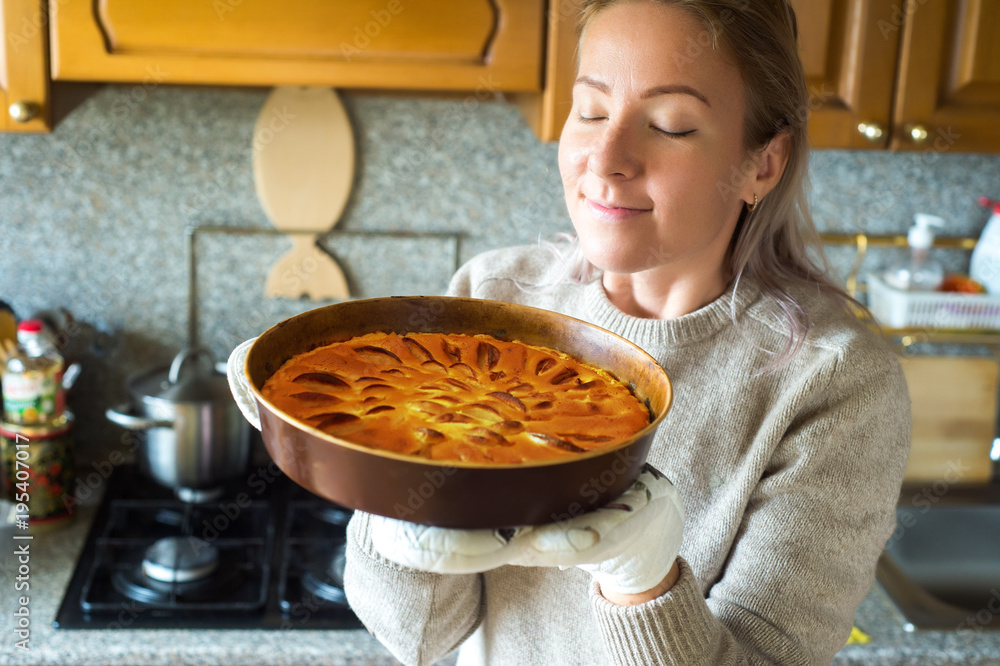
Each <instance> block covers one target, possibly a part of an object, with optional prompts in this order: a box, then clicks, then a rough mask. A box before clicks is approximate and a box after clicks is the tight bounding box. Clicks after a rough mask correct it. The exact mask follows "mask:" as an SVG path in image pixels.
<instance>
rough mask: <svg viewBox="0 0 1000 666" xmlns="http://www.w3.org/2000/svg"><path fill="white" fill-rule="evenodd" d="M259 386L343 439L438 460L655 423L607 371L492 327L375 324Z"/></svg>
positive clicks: (520, 450)
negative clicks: (486, 330)
mask: <svg viewBox="0 0 1000 666" xmlns="http://www.w3.org/2000/svg"><path fill="white" fill-rule="evenodd" d="M262 393H263V395H264V397H265V398H267V400H269V401H270V402H271V404H273V405H274V406H275V407H276V408H277V409H278V410H280V411H282V412H284V413H285V414H287V415H289V416H291V417H294V418H295V419H298V420H300V421H302V422H303V423H306V424H308V425H310V426H313V427H315V428H317V429H319V430H322V431H324V432H326V433H329V434H331V435H333V436H335V437H338V438H341V439H344V440H347V441H349V442H353V443H356V444H360V445H364V446H368V447H371V448H375V449H382V450H385V451H392V452H395V453H401V454H408V455H414V456H421V457H424V458H428V459H431V460H439V461H462V462H470V463H486V464H489V463H496V464H510V463H521V462H527V461H538V460H551V459H559V458H568V457H572V456H576V455H580V454H582V453H586V452H587V451H593V450H596V449H603V448H609V447H612V446H614V445H616V444H619V443H622V442H623V441H625V440H626V439H628V438H629V437H631V436H632V435H633V434H635V433H636V432H638V431H639V430H641V429H642V428H644V427H645V426H646V425H648V424H649V422H650V414H649V410H648V409H647V408H646V406H645V405H643V404H642V403H641V402H640V401H639V400H638V399H637V398H636V397H635V396H634V395H633V394H632V392H631V391H630V390H629V389H628V387H626V386H625V385H624V384H622V383H621V382H620V381H618V380H617V379H616V378H615V377H613V376H612V375H611V374H610V373H608V372H606V371H604V370H601V369H599V368H595V367H592V366H590V365H587V364H585V363H582V362H581V361H579V360H576V359H574V358H572V357H570V356H568V355H566V354H563V353H561V352H559V351H556V350H553V349H548V348H545V347H538V346H534V345H528V344H524V343H521V342H516V341H503V340H498V339H496V338H493V337H491V336H487V335H475V336H472V335H461V334H442V333H408V334H406V335H398V334H396V333H369V334H367V335H363V336H359V337H356V338H352V339H350V340H347V341H345V342H337V343H333V344H330V345H326V346H322V347H317V348H316V349H313V350H311V351H308V352H305V353H302V354H298V355H297V356H294V357H292V358H291V359H289V360H288V361H286V362H285V363H284V364H283V365H282V366H281V367H280V368H279V369H278V371H277V372H275V373H274V375H272V376H271V377H270V378H269V379H268V380H267V381H266V382H265V384H264V387H263V390H262Z"/></svg>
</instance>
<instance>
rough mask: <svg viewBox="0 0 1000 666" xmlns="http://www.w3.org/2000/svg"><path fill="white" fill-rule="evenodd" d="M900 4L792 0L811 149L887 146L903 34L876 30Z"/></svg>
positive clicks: (889, 0) (874, 0)
mask: <svg viewBox="0 0 1000 666" xmlns="http://www.w3.org/2000/svg"><path fill="white" fill-rule="evenodd" d="M933 1H934V2H938V1H939V0H933ZM897 4H898V3H897V1H896V0H792V6H793V7H794V8H795V14H796V18H797V21H798V29H799V53H800V54H801V56H802V64H803V66H804V67H805V73H806V83H807V85H808V87H809V104H808V106H809V109H808V115H809V139H810V142H811V144H812V146H813V147H815V148H852V149H859V148H885V147H886V146H887V145H888V141H889V136H890V131H889V127H890V122H891V115H890V111H891V107H892V89H893V80H894V77H895V74H896V57H897V51H898V48H899V29H898V27H896V28H895V29H879V27H878V26H879V24H880V22H885V21H890V20H891V19H892V17H893V11H894V7H895V6H897ZM904 4H905V3H904Z"/></svg>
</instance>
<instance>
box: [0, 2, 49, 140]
mask: <svg viewBox="0 0 1000 666" xmlns="http://www.w3.org/2000/svg"><path fill="white" fill-rule="evenodd" d="M44 8H45V5H44V2H43V1H42V0H0V28H2V29H0V109H2V114H0V131H3V132H47V131H49V129H50V118H51V110H50V108H49V77H48V66H47V62H48V61H47V39H46V28H45V13H44Z"/></svg>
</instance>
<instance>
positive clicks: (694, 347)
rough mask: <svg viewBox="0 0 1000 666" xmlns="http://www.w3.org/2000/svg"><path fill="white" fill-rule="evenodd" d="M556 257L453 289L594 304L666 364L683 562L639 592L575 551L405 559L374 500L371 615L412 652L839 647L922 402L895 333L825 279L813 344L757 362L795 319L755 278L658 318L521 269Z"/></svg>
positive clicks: (509, 657)
mask: <svg viewBox="0 0 1000 666" xmlns="http://www.w3.org/2000/svg"><path fill="white" fill-rule="evenodd" d="M553 265H554V263H553V260H552V255H551V253H549V252H548V251H547V250H545V249H543V248H539V247H522V248H511V249H507V250H500V251H495V252H490V253H486V254H484V255H481V256H479V257H477V258H475V259H473V260H472V261H471V262H470V263H469V264H468V265H466V266H464V267H463V268H462V269H461V270H460V271H459V272H458V274H456V276H455V278H454V280H453V282H452V285H451V288H450V293H452V294H453V295H468V296H473V297H476V298H486V299H493V300H503V301H516V302H520V303H525V304H527V305H533V306H536V307H542V308H546V309H550V310H555V311H559V312H563V313H565V314H568V315H571V316H574V317H577V318H580V319H585V320H588V321H591V322H593V323H595V324H597V325H600V326H603V327H604V328H607V329H610V330H612V331H615V332H617V333H619V334H620V335H623V336H624V337H626V338H628V339H630V340H632V341H634V342H636V343H637V344H639V345H640V346H642V347H643V348H644V349H646V351H648V352H649V353H650V354H651V355H653V356H654V357H656V358H657V359H658V360H659V361H660V362H661V363H662V365H663V367H664V368H665V369H666V370H667V373H668V374H669V375H670V377H671V380H672V382H673V384H674V390H675V400H674V404H673V407H672V409H671V411H670V413H669V415H668V417H667V418H666V420H665V421H664V423H663V424H662V426H661V427H660V430H659V431H658V433H657V438H656V442H655V443H654V445H653V448H652V451H651V453H650V456H649V461H650V462H651V463H652V464H654V465H655V466H656V467H657V468H659V469H660V470H662V471H663V472H664V473H665V474H666V475H667V476H668V477H669V478H670V479H671V480H672V481H673V483H674V484H675V485H676V486H677V489H678V491H679V492H680V495H681V497H682V498H683V500H684V504H685V509H686V518H685V523H684V542H683V546H682V548H681V560H680V564H681V575H680V579H679V580H678V582H677V584H676V585H675V586H674V587H673V589H672V590H671V591H670V592H668V593H667V594H666V595H664V596H662V597H660V598H659V599H655V600H653V601H651V602H648V603H646V604H643V605H640V606H634V607H628V608H626V607H619V606H615V605H613V604H611V603H609V602H608V601H606V600H605V599H604V598H603V597H601V596H600V594H599V592H598V591H597V589H596V586H595V585H593V584H592V583H591V581H590V577H589V574H587V573H585V572H583V571H581V570H579V569H575V568H573V569H566V570H562V571H561V570H559V569H555V568H551V569H550V568H524V567H510V566H508V567H502V568H500V569H496V570H494V571H489V572H487V573H485V574H481V575H462V576H443V575H437V574H429V573H424V572H417V571H412V570H407V569H404V568H401V567H399V566H397V565H395V564H393V563H391V562H389V561H387V560H385V559H384V558H382V557H381V556H379V555H378V554H377V553H376V552H375V551H374V550H373V549H372V546H371V541H370V538H369V536H368V520H367V519H368V516H366V515H364V514H356V516H355V518H354V519H353V520H352V521H351V524H350V528H349V539H350V544H349V549H348V558H347V572H346V589H347V595H348V599H349V601H350V603H351V605H352V606H353V608H354V610H355V611H356V612H357V614H358V616H359V617H360V618H361V619H362V621H364V623H365V625H366V626H367V627H368V628H369V629H370V630H371V631H372V632H373V633H374V634H375V636H376V637H377V638H378V639H379V640H380V641H381V642H382V643H383V644H385V645H386V646H387V647H388V648H389V649H390V650H391V651H392V652H393V654H395V655H396V656H397V657H398V658H399V659H400V660H402V661H403V662H405V663H407V664H429V663H433V662H434V661H435V660H437V659H440V658H442V657H444V656H445V655H447V654H448V653H449V652H451V651H452V650H454V649H455V648H456V647H459V646H461V650H460V653H459V664H461V665H465V664H491V665H494V664H496V665H499V664H512V665H518V666H523V665H525V664H544V665H546V666H551V665H552V664H573V665H576V664H609V663H617V664H642V665H643V666H648V665H651V664H685V665H689V664H708V665H712V666H719V665H724V664H742V663H752V664H775V663H776V664H828V663H829V662H830V660H831V658H832V657H833V655H834V653H835V652H836V651H837V650H838V649H839V648H840V647H842V646H843V645H844V643H845V641H846V639H847V637H848V634H849V633H850V630H851V624H852V619H853V614H854V610H855V608H856V607H857V605H858V604H859V603H860V602H861V600H862V599H863V598H864V596H865V594H866V593H867V591H868V589H869V588H870V586H871V584H872V581H873V578H874V570H875V563H876V560H877V558H878V556H879V553H880V552H881V550H882V547H883V546H884V544H885V541H886V539H887V538H888V537H889V535H890V533H891V532H892V530H893V527H894V524H895V513H894V506H895V502H896V499H897V495H898V491H899V486H900V483H901V481H902V475H903V468H904V466H905V463H906V456H907V453H908V449H909V442H910V411H909V410H910V405H909V398H908V393H907V389H906V383H905V380H904V377H903V375H902V372H901V370H900V367H899V364H898V362H897V360H896V358H895V357H894V355H893V353H892V352H891V350H890V349H889V348H888V347H887V345H885V344H884V343H883V341H882V340H881V339H880V338H878V336H876V335H874V334H872V333H871V332H870V331H868V330H867V329H866V328H865V327H864V326H862V325H861V324H859V323H858V322H857V321H856V320H855V319H854V318H853V317H852V316H850V315H848V314H846V313H845V312H844V311H843V309H842V308H841V307H840V306H839V305H838V304H837V303H836V302H834V301H832V300H831V299H830V298H829V297H825V296H821V295H820V294H819V292H811V293H810V292H808V291H803V292H802V293H797V294H796V296H797V298H798V299H799V300H800V303H801V305H802V306H803V308H804V309H805V311H806V312H807V314H808V315H809V317H810V319H811V322H812V329H811V332H810V333H809V336H808V339H807V340H806V343H805V345H804V347H803V348H802V349H801V351H799V352H798V354H797V355H796V356H795V357H794V358H793V360H792V361H791V362H790V363H789V364H788V365H786V366H784V367H783V368H781V369H780V370H778V371H777V372H773V373H768V374H758V371H760V370H761V369H762V368H763V367H764V366H766V365H767V364H768V363H769V361H771V359H772V358H773V356H772V354H771V352H772V351H775V350H780V349H781V348H782V345H783V344H784V342H785V336H786V332H785V331H786V328H785V324H784V319H783V315H782V314H781V311H780V310H779V308H778V307H777V305H776V304H775V303H774V302H773V300H772V299H769V298H767V297H765V296H764V295H763V294H761V292H760V291H759V289H758V288H757V287H756V285H755V284H754V283H753V281H751V280H746V279H744V280H742V281H741V282H740V286H739V287H738V289H737V290H736V292H735V294H732V293H727V294H725V295H723V296H722V297H720V298H719V299H718V300H716V301H715V302H713V303H711V304H709V305H708V306H706V307H704V308H702V309H700V310H698V311H696V312H693V313H691V314H688V315H685V316H683V317H680V318H677V319H673V320H668V321H661V320H650V319H638V318H635V317H631V316H627V315H625V314H623V313H622V312H620V311H619V310H617V309H616V308H615V307H614V306H613V305H612V304H611V303H610V302H609V301H608V299H607V297H606V295H605V294H604V291H603V289H602V288H601V285H600V281H599V280H598V281H594V282H591V283H590V284H587V285H575V284H570V283H565V284H561V285H560V286H558V287H557V288H555V289H553V290H549V291H545V292H543V293H532V292H531V291H524V290H523V289H521V288H519V286H518V283H520V284H521V285H522V286H529V287H530V286H532V285H541V284H547V283H549V282H551V279H552V278H551V276H552V274H553V273H552V271H553ZM515 281H517V282H515ZM734 313H735V316H736V324H735V325H734V323H733V314H734ZM511 490H512V491H513V492H516V491H517V489H516V488H512V489H511Z"/></svg>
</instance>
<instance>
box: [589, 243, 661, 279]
mask: <svg viewBox="0 0 1000 666" xmlns="http://www.w3.org/2000/svg"><path fill="white" fill-rule="evenodd" d="M583 256H585V257H586V258H587V261H589V262H590V263H592V264H593V265H594V266H596V267H597V268H599V269H600V270H602V271H605V272H607V273H621V274H623V275H624V274H631V273H639V272H642V271H644V270H647V269H649V268H650V266H649V261H648V259H649V252H648V251H639V252H636V253H634V254H623V253H609V252H607V250H603V251H596V252H594V251H591V249H590V248H587V247H584V248H583Z"/></svg>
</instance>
